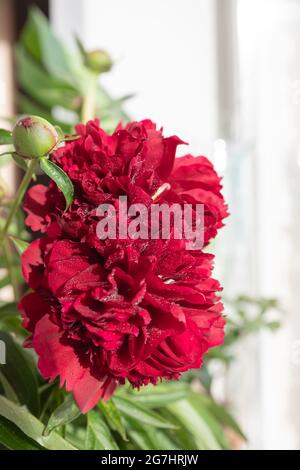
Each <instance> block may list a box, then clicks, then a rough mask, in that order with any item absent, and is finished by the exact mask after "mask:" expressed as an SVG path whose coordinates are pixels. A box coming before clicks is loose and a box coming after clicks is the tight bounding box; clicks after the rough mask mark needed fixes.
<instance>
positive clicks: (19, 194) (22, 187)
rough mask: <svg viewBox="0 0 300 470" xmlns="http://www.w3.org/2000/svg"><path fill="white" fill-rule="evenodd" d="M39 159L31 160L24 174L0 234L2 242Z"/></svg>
mask: <svg viewBox="0 0 300 470" xmlns="http://www.w3.org/2000/svg"><path fill="white" fill-rule="evenodd" d="M37 163H38V160H37V159H36V158H33V159H32V160H31V162H30V165H29V166H28V169H27V171H26V173H25V175H24V178H23V180H22V182H21V184H20V186H19V189H18V191H17V194H16V197H15V199H14V202H13V204H12V206H11V209H10V212H9V214H8V217H7V219H6V222H5V225H4V228H3V230H2V232H1V234H0V242H2V243H3V240H4V238H5V236H6V234H7V232H8V230H9V227H10V224H11V223H12V221H13V219H14V217H15V215H16V213H17V211H18V209H19V207H20V205H21V202H22V200H23V197H24V194H25V192H26V190H27V188H28V186H29V183H30V181H31V178H32V176H33V174H34V172H35V169H36V166H37Z"/></svg>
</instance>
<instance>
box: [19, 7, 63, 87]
mask: <svg viewBox="0 0 300 470" xmlns="http://www.w3.org/2000/svg"><path fill="white" fill-rule="evenodd" d="M29 19H30V20H29V22H27V24H26V26H25V29H24V31H23V35H22V38H21V39H22V40H23V43H24V44H25V46H26V48H27V50H28V52H30V53H31V55H32V56H33V57H34V58H35V59H36V60H39V61H41V62H42V64H43V66H44V67H45V69H46V70H47V72H49V73H50V75H54V76H57V77H60V78H63V79H65V80H69V79H70V68H69V66H68V57H67V55H66V52H65V49H64V47H63V45H62V43H61V42H60V41H59V40H58V39H57V38H56V37H55V36H54V34H53V32H52V30H51V28H50V26H49V23H48V21H47V18H46V17H45V15H44V14H43V13H42V12H41V11H40V10H39V9H38V8H36V7H33V8H31V9H30V12H29ZM32 40H34V43H32Z"/></svg>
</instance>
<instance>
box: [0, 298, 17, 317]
mask: <svg viewBox="0 0 300 470" xmlns="http://www.w3.org/2000/svg"><path fill="white" fill-rule="evenodd" d="M18 315H20V312H19V310H18V308H17V304H16V303H15V302H10V303H6V304H4V305H1V307H0V320H3V319H4V318H7V317H15V316H18Z"/></svg>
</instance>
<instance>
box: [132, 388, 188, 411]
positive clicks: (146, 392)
mask: <svg viewBox="0 0 300 470" xmlns="http://www.w3.org/2000/svg"><path fill="white" fill-rule="evenodd" d="M190 394H191V389H190V386H189V385H188V384H184V383H171V382H170V383H162V384H159V385H148V386H147V387H145V388H143V390H142V391H136V390H135V391H132V392H131V397H130V398H132V399H134V402H135V403H141V404H143V405H146V406H148V407H159V406H164V405H167V404H169V403H172V402H173V401H177V400H182V399H183V398H187V397H188V396H189V395H190Z"/></svg>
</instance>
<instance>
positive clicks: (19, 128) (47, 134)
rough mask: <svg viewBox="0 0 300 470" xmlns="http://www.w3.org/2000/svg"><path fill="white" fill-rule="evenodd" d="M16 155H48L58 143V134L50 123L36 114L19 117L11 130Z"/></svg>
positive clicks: (28, 156) (32, 156)
mask: <svg viewBox="0 0 300 470" xmlns="http://www.w3.org/2000/svg"><path fill="white" fill-rule="evenodd" d="M12 137H13V144H14V146H15V149H16V152H17V154H18V155H20V156H22V157H27V158H39V157H44V156H45V155H49V153H51V152H52V151H53V150H54V148H55V147H56V145H57V144H58V143H59V135H58V133H57V131H56V129H55V127H54V126H52V124H50V123H49V122H48V121H46V119H43V118H41V117H38V116H25V117H23V118H21V119H19V120H18V121H17V122H16V124H15V127H14V129H13V132H12Z"/></svg>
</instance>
